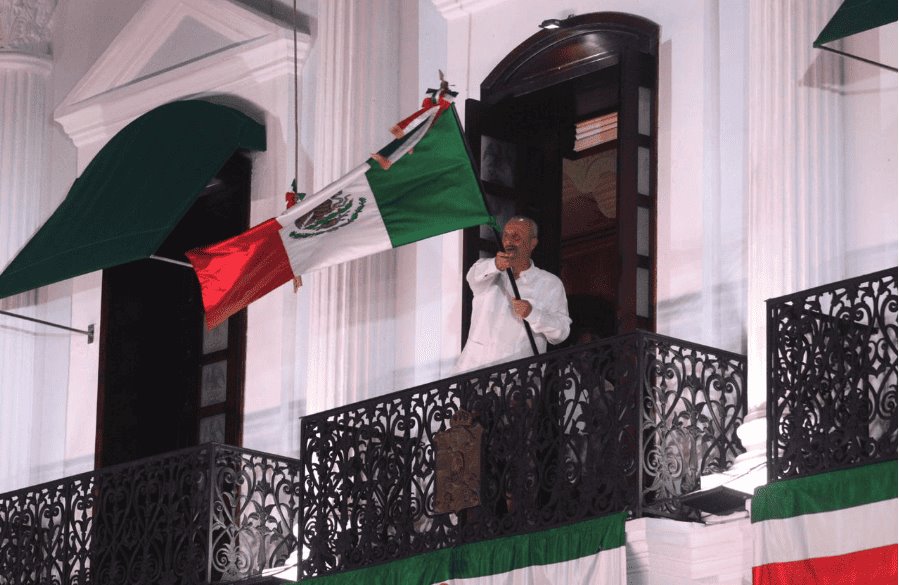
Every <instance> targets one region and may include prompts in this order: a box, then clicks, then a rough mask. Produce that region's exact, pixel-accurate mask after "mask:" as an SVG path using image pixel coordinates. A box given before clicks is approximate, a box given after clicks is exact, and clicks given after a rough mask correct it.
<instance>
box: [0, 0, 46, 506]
mask: <svg viewBox="0 0 899 585" xmlns="http://www.w3.org/2000/svg"><path fill="white" fill-rule="evenodd" d="M52 5H55V2H53V3H49V2H34V3H30V5H29V6H28V7H27V8H26V7H24V6H22V5H20V4H19V3H16V2H13V1H12V0H0V269H2V268H5V267H6V265H7V264H8V263H9V262H10V261H11V260H12V259H13V258H14V257H15V255H16V254H17V253H18V252H19V250H20V249H21V248H22V246H24V245H25V243H26V242H27V241H28V239H29V238H30V237H31V235H32V234H33V233H34V231H36V230H37V228H38V227H39V223H40V221H41V218H42V217H43V215H44V214H43V210H42V209H41V201H42V200H43V199H45V198H44V197H43V196H42V192H43V189H44V188H45V182H44V176H45V174H46V162H45V160H46V157H45V153H46V148H47V132H48V125H47V120H48V119H49V114H48V104H47V97H48V78H49V75H50V70H51V65H50V60H49V58H48V57H47V56H46V53H47V49H46V47H47V42H46V33H47V31H46V29H45V28H44V27H45V26H46V24H47V21H48V20H49V13H50V11H52ZM37 301H38V294H37V291H29V292H25V293H22V294H19V295H15V296H12V297H8V298H5V299H0V310H4V311H9V312H12V313H18V314H22V315H28V316H36V311H37V307H36V305H37ZM43 333H44V331H43V330H42V329H40V326H37V325H34V324H32V323H29V322H27V321H23V320H19V319H13V318H11V317H8V316H5V315H0V413H2V416H3V420H4V423H3V424H0V492H4V491H8V490H11V489H15V488H18V487H23V486H25V485H28V484H30V483H33V482H34V480H35V478H36V476H35V473H36V469H37V467H38V466H39V463H37V462H35V461H34V459H35V453H33V451H34V449H33V445H35V444H36V443H35V441H34V440H33V437H32V432H33V430H34V429H33V427H34V426H35V424H34V421H35V420H36V419H37V418H38V417H39V416H40V413H39V412H37V410H39V408H38V407H37V406H36V405H38V404H40V401H39V399H38V397H36V394H37V393H38V392H39V391H40V389H39V388H37V387H36V384H35V378H36V376H37V369H38V364H36V360H35V355H36V348H37V345H38V341H39V338H38V336H39V335H41V334H43ZM37 444H39V443H37Z"/></svg>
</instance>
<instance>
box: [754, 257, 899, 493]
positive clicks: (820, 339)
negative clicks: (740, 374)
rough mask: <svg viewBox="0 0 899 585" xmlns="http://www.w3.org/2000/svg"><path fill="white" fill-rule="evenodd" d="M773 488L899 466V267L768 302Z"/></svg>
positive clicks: (771, 478) (768, 410)
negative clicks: (876, 465)
mask: <svg viewBox="0 0 899 585" xmlns="http://www.w3.org/2000/svg"><path fill="white" fill-rule="evenodd" d="M767 310H768V402H767V415H768V479H769V481H775V480H778V479H784V478H787V477H793V476H797V475H809V474H813V473H818V472H822V471H827V470H831V469H838V468H841V467H848V466H852V465H856V464H862V463H872V462H875V461H880V460H883V459H889V458H895V457H896V337H897V336H896V316H897V304H896V268H891V269H888V270H883V271H880V272H875V273H873V274H868V275H866V276H860V277H857V278H850V279H847V280H843V281H841V282H836V283H833V284H828V285H825V286H820V287H817V288H813V289H809V290H805V291H801V292H798V293H795V294H791V295H786V296H782V297H779V298H775V299H770V300H769V301H768V303H767Z"/></svg>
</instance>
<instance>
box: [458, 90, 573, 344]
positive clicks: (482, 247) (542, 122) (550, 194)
mask: <svg viewBox="0 0 899 585" xmlns="http://www.w3.org/2000/svg"><path fill="white" fill-rule="evenodd" d="M529 97H530V99H527V100H509V101H507V102H502V103H499V104H495V105H489V106H488V105H485V104H482V103H480V102H478V101H477V100H471V99H470V100H467V101H466V104H465V128H466V137H467V139H468V142H469V145H470V147H471V149H472V153H473V156H474V160H475V166H476V167H477V171H478V174H479V176H480V179H481V184H482V185H483V187H484V196H485V199H486V203H487V208H488V211H489V212H490V213H491V214H492V215H493V216H494V217H496V219H497V222H498V223H499V224H500V226H502V225H503V224H504V223H505V222H506V220H508V219H509V218H510V217H512V216H514V215H525V216H528V217H530V218H532V219H534V220H535V221H536V222H537V225H538V228H539V243H538V245H537V248H536V249H535V250H534V253H533V260H534V264H535V265H537V266H539V267H540V268H543V269H544V270H548V271H550V272H552V273H554V274H556V275H558V274H560V270H561V263H560V254H559V250H560V245H561V200H560V197H559V189H560V185H561V172H562V166H561V163H562V159H561V156H560V153H559V147H558V145H559V135H558V128H559V124H558V119H559V117H560V116H561V115H563V112H564V110H565V109H566V108H567V105H565V104H562V103H560V102H558V100H557V97H558V96H557V94H556V93H555V92H543V93H540V94H535V95H531V96H529ZM464 242H465V243H464V257H463V270H464V271H465V272H466V273H467V272H468V269H469V268H470V267H471V265H472V264H474V263H475V262H476V261H477V260H478V259H479V258H483V257H489V256H493V255H495V254H496V252H497V250H498V242H497V236H496V234H494V233H493V230H491V229H490V228H487V227H485V226H481V227H476V228H469V229H467V230H465V234H464ZM463 289H464V290H463V340H464V339H466V338H467V336H468V329H469V326H470V323H471V321H470V319H471V302H472V295H471V290H470V289H469V288H468V285H467V284H463Z"/></svg>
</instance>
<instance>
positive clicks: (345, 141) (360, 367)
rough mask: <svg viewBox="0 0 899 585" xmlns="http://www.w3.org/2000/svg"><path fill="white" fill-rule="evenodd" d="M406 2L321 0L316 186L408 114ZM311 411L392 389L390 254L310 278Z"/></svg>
mask: <svg viewBox="0 0 899 585" xmlns="http://www.w3.org/2000/svg"><path fill="white" fill-rule="evenodd" d="M400 4H401V3H397V2H387V1H382V2H355V1H353V0H329V1H328V2H322V3H320V4H319V14H318V38H317V39H315V41H314V42H315V44H316V46H317V50H318V59H317V64H318V75H317V77H316V95H315V140H314V152H313V166H314V174H315V179H314V188H315V189H320V188H322V187H323V186H325V185H327V184H328V183H330V182H331V181H333V180H335V179H337V178H339V177H340V176H342V175H343V174H345V173H346V172H347V171H349V170H350V169H351V168H352V167H354V166H356V165H358V164H359V163H360V162H362V161H364V160H365V159H366V158H367V157H368V156H369V155H370V153H371V152H372V150H373V149H377V148H379V147H380V146H382V145H383V144H386V143H387V142H388V141H389V140H390V139H391V136H390V134H389V132H388V128H390V126H391V125H392V124H393V123H395V122H396V121H397V120H399V119H400V117H401V115H400V108H399V104H398V103H397V95H398V94H399V77H400V73H399V67H398V63H399V42H400V40H399V39H400V31H399V23H400V18H399V16H400V15H399V7H400ZM305 281H306V282H305V286H304V290H303V292H301V294H308V295H310V302H309V319H308V324H309V327H308V331H304V332H301V333H300V334H301V335H309V340H308V364H307V370H306V371H307V384H306V396H307V401H308V402H307V412H317V411H320V410H323V409H327V408H332V407H335V406H339V405H343V404H347V403H350V402H355V401H357V400H361V399H363V398H366V397H369V396H372V395H377V394H382V393H384V392H387V391H390V390H393V389H394V388H393V381H394V362H395V359H394V357H395V356H394V347H395V343H394V330H395V328H394V319H395V313H396V311H395V303H394V298H395V283H396V260H395V255H394V253H393V252H385V253H382V254H378V255H375V256H371V257H368V258H363V259H360V260H357V261H354V262H349V263H346V264H341V265H338V266H334V267H332V268H330V269H327V270H324V271H319V272H317V273H315V274H311V275H308V276H307V277H305Z"/></svg>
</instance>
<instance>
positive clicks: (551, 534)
mask: <svg viewBox="0 0 899 585" xmlns="http://www.w3.org/2000/svg"><path fill="white" fill-rule="evenodd" d="M625 518H626V513H625V512H621V513H618V514H612V515H609V516H603V517H602V518H596V519H593V520H587V521H584V522H579V523H577V524H572V525H570V526H563V527H561V528H553V529H551V530H544V531H541V532H534V533H530V534H521V535H517V536H507V537H504V538H496V539H493V540H488V541H484V542H474V543H470V544H464V545H461V546H458V547H455V548H448V549H443V550H438V551H434V552H429V553H424V554H420V555H417V556H414V557H410V558H407V559H402V560H398V561H394V562H392V563H386V564H383V565H377V566H374V567H369V568H364V569H357V570H355V571H346V572H344V573H338V574H336V575H325V576H322V577H316V578H313V579H307V580H304V581H302V583H303V585H350V584H357V583H377V584H378V585H406V584H409V583H440V582H442V581H449V580H451V579H471V578H476V577H486V576H489V575H498V574H501V573H508V572H509V571H514V570H516V569H523V568H525V567H532V566H538V565H550V564H555V563H562V562H566V561H571V560H574V559H578V558H582V557H586V556H589V555H595V554H597V553H599V552H601V551H605V550H611V549H615V548H619V547H622V546H624V543H625V534H624V521H625Z"/></svg>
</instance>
